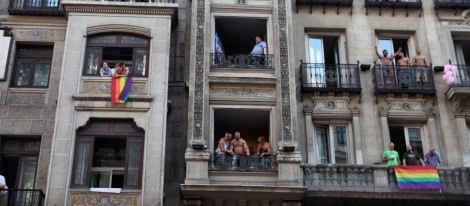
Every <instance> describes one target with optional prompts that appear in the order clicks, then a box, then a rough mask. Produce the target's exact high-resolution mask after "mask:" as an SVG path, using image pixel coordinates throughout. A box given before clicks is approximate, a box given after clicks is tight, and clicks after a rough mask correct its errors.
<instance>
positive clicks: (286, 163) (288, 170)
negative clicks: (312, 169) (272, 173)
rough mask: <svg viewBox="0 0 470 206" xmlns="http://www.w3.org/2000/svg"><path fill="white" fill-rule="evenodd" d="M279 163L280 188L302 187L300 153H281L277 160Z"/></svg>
mask: <svg viewBox="0 0 470 206" xmlns="http://www.w3.org/2000/svg"><path fill="white" fill-rule="evenodd" d="M276 161H277V163H278V183H277V185H278V186H292V187H302V179H303V177H302V171H301V168H300V162H301V161H302V155H300V152H298V151H295V152H279V153H278V155H277V159H276Z"/></svg>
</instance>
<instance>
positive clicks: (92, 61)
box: [85, 48, 101, 75]
mask: <svg viewBox="0 0 470 206" xmlns="http://www.w3.org/2000/svg"><path fill="white" fill-rule="evenodd" d="M100 58H101V48H88V59H87V61H88V62H86V67H85V70H86V74H96V75H98V69H100V68H101V67H100V63H99V62H100Z"/></svg>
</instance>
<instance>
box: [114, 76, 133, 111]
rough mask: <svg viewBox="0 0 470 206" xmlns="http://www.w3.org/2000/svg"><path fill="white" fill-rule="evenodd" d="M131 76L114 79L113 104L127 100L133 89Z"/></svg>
mask: <svg viewBox="0 0 470 206" xmlns="http://www.w3.org/2000/svg"><path fill="white" fill-rule="evenodd" d="M131 82H132V77H131V76H125V77H113V78H112V80H111V103H114V104H120V103H123V102H125V101H126V100H127V96H128V95H129V91H130V89H131Z"/></svg>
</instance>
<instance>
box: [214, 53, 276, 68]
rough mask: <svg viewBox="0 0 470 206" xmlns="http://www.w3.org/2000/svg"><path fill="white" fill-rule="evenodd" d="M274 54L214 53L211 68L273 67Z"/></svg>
mask: <svg viewBox="0 0 470 206" xmlns="http://www.w3.org/2000/svg"><path fill="white" fill-rule="evenodd" d="M273 56H274V55H272V54H267V55H259V56H257V55H245V54H233V55H229V54H220V53H218V54H215V53H212V54H211V68H240V69H271V68H272V62H273Z"/></svg>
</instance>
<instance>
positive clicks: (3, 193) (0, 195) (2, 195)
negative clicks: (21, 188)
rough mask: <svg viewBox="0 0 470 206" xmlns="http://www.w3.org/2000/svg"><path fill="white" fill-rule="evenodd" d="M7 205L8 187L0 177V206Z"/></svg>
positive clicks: (3, 178) (0, 176)
mask: <svg viewBox="0 0 470 206" xmlns="http://www.w3.org/2000/svg"><path fill="white" fill-rule="evenodd" d="M7 204H8V186H7V183H6V181H5V177H3V176H2V175H0V205H7Z"/></svg>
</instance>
